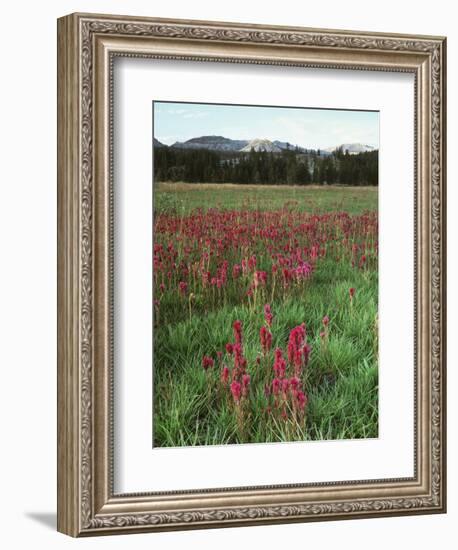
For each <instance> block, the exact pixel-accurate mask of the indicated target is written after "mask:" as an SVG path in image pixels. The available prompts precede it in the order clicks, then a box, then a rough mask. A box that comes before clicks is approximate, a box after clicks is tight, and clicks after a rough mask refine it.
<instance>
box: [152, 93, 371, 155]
mask: <svg viewBox="0 0 458 550" xmlns="http://www.w3.org/2000/svg"><path fill="white" fill-rule="evenodd" d="M153 120H154V137H155V138H156V139H158V140H159V141H161V142H162V143H165V144H167V145H171V144H172V143H175V141H186V140H188V139H191V138H193V137H200V136H212V135H216V136H224V137H227V138H230V139H246V140H251V139H255V138H261V139H269V140H271V141H274V140H276V139H278V140H280V141H288V142H290V143H291V144H293V145H299V146H301V147H306V148H310V149H318V148H319V149H327V148H328V147H335V146H338V145H341V144H342V143H364V144H365V145H372V146H373V147H376V148H378V146H379V112H378V111H377V112H375V111H343V110H335V109H308V108H302V107H301V108H291V107H263V106H261V107H258V106H245V105H219V104H211V103H176V102H157V101H155V102H154V117H153Z"/></svg>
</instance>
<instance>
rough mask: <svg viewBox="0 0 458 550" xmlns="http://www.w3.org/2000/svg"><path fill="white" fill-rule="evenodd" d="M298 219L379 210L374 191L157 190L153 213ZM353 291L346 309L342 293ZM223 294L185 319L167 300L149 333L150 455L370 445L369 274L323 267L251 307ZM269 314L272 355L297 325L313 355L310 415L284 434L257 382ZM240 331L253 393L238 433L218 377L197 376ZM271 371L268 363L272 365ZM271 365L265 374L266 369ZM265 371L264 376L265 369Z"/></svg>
mask: <svg viewBox="0 0 458 550" xmlns="http://www.w3.org/2000/svg"><path fill="white" fill-rule="evenodd" d="M285 203H288V208H293V209H297V210H299V211H303V212H309V213H311V212H314V213H318V212H331V211H347V212H349V213H351V214H361V213H362V212H364V211H367V210H377V189H374V188H342V187H339V188H330V187H329V188H328V187H324V188H315V187H313V188H293V187H286V188H284V187H273V186H269V187H266V188H264V187H263V186H258V187H256V186H236V187H235V186H222V185H220V186H218V185H212V186H210V185H203V186H199V185H190V184H177V185H174V186H173V185H169V184H160V185H159V186H157V188H156V190H155V211H156V212H157V213H163V212H176V213H178V215H183V216H185V215H187V214H188V213H189V212H191V211H192V210H194V209H195V208H203V209H208V208H218V209H224V208H225V209H230V210H234V209H240V208H245V209H246V208H251V209H261V210H262V209H264V210H265V209H279V208H282V207H284V205H285ZM350 287H354V288H356V295H355V298H354V300H353V303H351V301H350V299H349V288H350ZM232 292H233V294H232V295H231V293H230V291H229V290H228V293H227V297H226V298H225V299H224V300H223V299H221V298H218V297H217V298H216V299H215V301H214V302H213V303H211V304H210V303H209V301H208V298H203V297H201V298H200V300H201V303H200V304H199V303H198V301H199V297H197V298H196V303H195V304H193V309H192V311H191V315H189V311H188V309H187V301H186V300H185V301H183V300H181V301H180V300H179V298H178V297H175V298H174V296H173V295H168V297H167V298H166V299H164V300H165V301H164V303H163V304H161V308H162V309H164V310H165V311H166V313H164V314H163V317H162V318H161V317H160V318H159V322H158V324H157V326H155V329H154V403H153V413H154V422H153V425H154V433H153V440H154V446H175V447H176V446H188V445H212V444H219V445H221V444H232V443H246V442H251V443H261V442H278V441H292V440H294V441H296V440H321V439H323V440H324V439H328V440H329V439H349V438H351V439H356V438H374V437H377V436H378V363H377V325H376V322H377V321H376V320H377V303H378V274H377V267H376V264H371V265H370V266H369V267H368V268H367V269H357V268H356V269H355V268H354V267H352V266H351V265H350V263H349V262H338V263H336V262H335V261H334V260H333V259H332V258H329V259H328V258H326V259H324V260H322V261H320V262H318V264H317V268H316V270H315V272H314V273H313V276H312V278H311V279H310V280H309V281H307V282H306V283H305V285H304V286H301V287H299V288H298V289H295V290H294V292H288V293H283V294H282V293H278V294H277V295H276V296H275V298H274V300H273V301H271V300H270V293H269V296H265V297H264V298H263V300H259V307H256V308H250V307H248V305H247V304H246V303H240V301H239V303H238V301H237V294H236V292H235V291H234V290H232ZM265 302H269V303H270V304H271V307H272V310H273V314H274V323H273V326H272V334H273V347H272V349H275V347H277V346H279V347H282V348H283V349H285V348H286V344H287V340H288V335H289V332H290V330H291V329H292V328H293V327H295V326H297V325H299V324H301V323H302V322H305V324H306V327H307V340H308V343H309V344H310V345H311V347H312V353H311V358H310V362H309V364H308V366H307V373H306V391H307V394H308V405H307V409H306V416H305V419H304V421H303V422H302V423H298V424H297V425H294V426H292V425H291V424H290V423H285V422H282V421H279V420H278V418H274V417H273V416H270V417H269V416H268V415H266V411H265V409H266V399H265V395H264V390H263V388H264V384H263V380H264V379H265V376H266V375H265V372H262V369H260V368H259V366H258V365H256V358H257V357H258V356H259V354H260V344H259V329H260V326H261V325H262V323H263V314H262V304H264V303H265ZM325 315H328V316H329V318H330V323H329V339H328V341H327V342H325V341H324V340H323V339H322V338H321V337H320V332H321V331H322V330H323V325H322V319H323V317H324V316H325ZM236 319H239V320H241V321H242V323H243V327H244V342H245V356H246V358H247V360H248V373H249V374H250V376H251V386H252V388H253V389H254V392H253V394H252V395H251V397H250V400H251V401H250V413H249V416H248V417H246V418H245V423H246V428H245V429H244V431H243V432H242V431H241V430H240V426H239V425H238V423H237V417H236V414H234V406H233V402H232V400H231V395H230V393H227V392H226V394H224V393H223V392H222V390H221V388H220V384H219V370H218V369H217V368H216V367H215V369H213V370H212V369H210V370H209V371H208V372H207V373H206V372H205V371H204V370H203V368H202V357H203V355H212V356H213V357H215V355H216V352H217V351H219V350H224V346H225V344H226V343H227V342H232V341H233V334H232V323H233V321H235V320H236ZM270 364H271V363H270ZM270 364H269V365H270ZM266 368H271V367H270V366H269V367H266Z"/></svg>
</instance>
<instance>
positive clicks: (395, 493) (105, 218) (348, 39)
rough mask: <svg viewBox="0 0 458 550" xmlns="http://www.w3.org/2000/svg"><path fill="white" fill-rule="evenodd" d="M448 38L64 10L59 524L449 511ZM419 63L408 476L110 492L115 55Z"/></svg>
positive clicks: (378, 67) (77, 529)
mask: <svg viewBox="0 0 458 550" xmlns="http://www.w3.org/2000/svg"><path fill="white" fill-rule="evenodd" d="M445 47H446V41H445V38H443V37H432V36H403V35H389V34H381V33H378V34H376V33H363V32H352V31H340V30H339V31H337V30H334V31H333V30H318V29H306V28H294V27H278V26H269V27H267V26H260V25H251V24H236V23H216V22H208V21H181V20H166V19H152V18H143V17H124V16H111V15H110V16H105V15H93V14H73V15H69V16H66V17H63V18H61V19H59V20H58V87H59V88H58V235H59V236H58V251H59V262H58V530H59V531H61V532H63V533H66V534H69V535H72V536H87V535H98V534H115V533H126V532H139V531H158V530H172V529H187V528H203V527H227V526H233V525H240V526H241V525H254V524H261V523H283V522H293V521H317V520H332V519H345V518H356V517H374V516H389V515H403V514H419V513H420V514H421V513H434V512H444V511H445V496H446V483H445ZM116 56H134V57H151V58H163V59H181V60H200V61H219V62H222V63H256V64H259V63H262V64H277V65H295V66H304V67H323V68H341V69H345V68H346V69H348V68H353V69H360V70H374V71H407V72H411V73H413V74H414V75H415V81H416V97H415V116H416V130H415V138H416V145H415V149H416V150H415V155H416V198H415V200H416V204H415V211H416V219H415V232H416V239H415V243H413V245H414V246H415V252H416V266H415V267H416V281H415V282H416V296H415V305H416V315H415V321H416V327H415V333H416V334H415V336H416V338H415V341H416V346H415V347H416V349H415V351H416V365H415V369H416V387H415V401H416V408H415V417H416V422H415V424H416V433H415V466H416V467H415V475H414V477H413V478H408V479H388V480H377V481H356V482H329V483H321V484H304V485H295V486H266V487H247V488H243V487H240V488H236V489H231V490H197V491H182V492H177V491H174V492H169V493H144V494H138V495H132V494H127V495H117V494H114V493H113V483H112V475H113V458H112V422H111V414H110V411H111V408H112V391H111V388H112V375H113V373H112V370H113V358H112V352H111V349H112V326H111V308H112V296H111V286H112V284H111V278H112V270H113V267H112V250H111V244H112V238H111V232H112V224H113V220H112V213H111V206H110V205H111V192H112V178H111V176H112V170H111V163H112V136H111V115H112V79H111V76H112V60H113V59H114V57H116Z"/></svg>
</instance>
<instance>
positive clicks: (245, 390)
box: [242, 374, 250, 397]
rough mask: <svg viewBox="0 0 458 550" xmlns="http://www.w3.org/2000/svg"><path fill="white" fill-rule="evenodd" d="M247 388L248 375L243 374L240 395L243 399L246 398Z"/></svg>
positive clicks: (248, 385)
mask: <svg viewBox="0 0 458 550" xmlns="http://www.w3.org/2000/svg"><path fill="white" fill-rule="evenodd" d="M249 387H250V375H249V374H244V375H243V376H242V394H243V396H244V397H246V396H247V394H248V389H249Z"/></svg>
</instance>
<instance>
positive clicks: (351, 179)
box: [154, 147, 378, 185]
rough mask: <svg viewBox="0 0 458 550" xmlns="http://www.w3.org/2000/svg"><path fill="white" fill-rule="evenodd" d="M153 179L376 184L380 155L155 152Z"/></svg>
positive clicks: (254, 182)
mask: <svg viewBox="0 0 458 550" xmlns="http://www.w3.org/2000/svg"><path fill="white" fill-rule="evenodd" d="M154 178H155V181H171V182H178V181H182V182H188V183H240V184H275V185H287V184H288V185H309V184H323V185H324V184H326V185H332V184H343V185H378V151H369V152H364V153H358V154H349V153H348V151H343V150H342V149H338V150H336V151H334V152H333V153H332V154H331V155H323V154H322V153H321V152H320V151H319V150H317V151H309V152H307V153H299V152H297V150H296V151H295V150H285V151H282V152H281V153H271V152H265V151H254V150H252V151H251V152H249V153H240V152H226V151H225V152H219V151H210V150H207V149H178V148H173V147H155V148H154Z"/></svg>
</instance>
